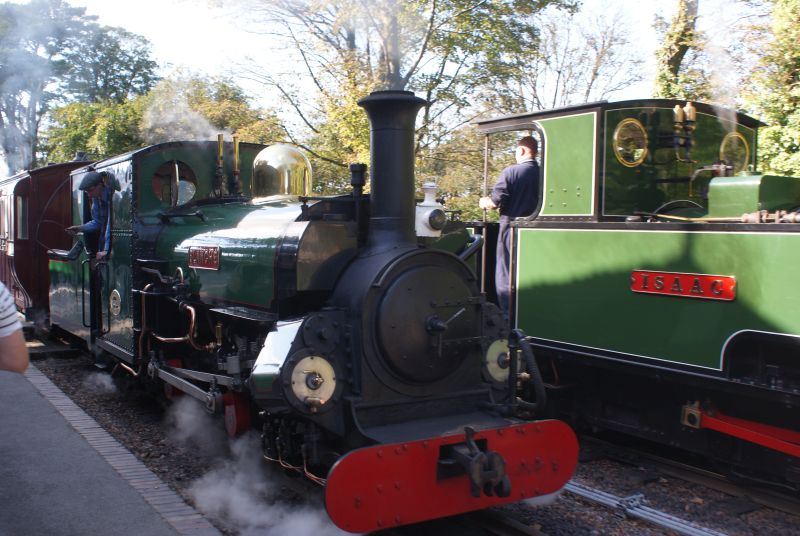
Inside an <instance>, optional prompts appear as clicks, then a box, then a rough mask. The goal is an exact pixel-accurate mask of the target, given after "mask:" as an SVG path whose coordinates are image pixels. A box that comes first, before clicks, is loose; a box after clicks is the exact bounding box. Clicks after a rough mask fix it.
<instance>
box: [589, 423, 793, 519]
mask: <svg viewBox="0 0 800 536" xmlns="http://www.w3.org/2000/svg"><path fill="white" fill-rule="evenodd" d="M587 444H588V445H590V448H599V449H600V451H601V452H602V454H601V455H602V456H605V457H608V458H609V459H614V460H616V461H619V462H621V463H625V464H641V463H643V462H645V463H646V464H647V465H648V466H649V467H648V469H649V470H650V471H651V472H657V473H661V474H663V475H665V476H669V477H673V478H678V479H681V480H684V481H686V482H691V483H693V484H698V485H701V486H704V487H707V488H710V489H713V490H716V491H719V492H721V493H725V494H727V495H730V496H733V497H737V498H739V499H740V501H739V505H740V506H739V510H740V512H744V511H747V510H748V509H750V510H754V509H757V508H759V507H765V508H769V509H772V510H778V511H780V512H785V513H787V514H792V515H797V513H798V512H800V495H797V494H791V493H784V492H781V491H779V490H778V489H774V488H770V487H767V486H764V485H759V484H756V483H749V482H746V481H742V482H735V481H732V480H731V479H730V478H729V477H727V476H725V475H724V474H721V473H719V472H716V471H713V470H710V469H708V468H705V467H699V466H697V465H693V464H691V463H688V462H685V461H681V460H677V459H673V458H669V457H667V456H663V455H659V454H656V453H653V452H648V451H645V450H642V449H639V448H636V447H631V446H628V445H621V444H618V443H613V442H610V441H606V440H602V439H598V438H595V437H586V436H584V437H581V445H582V447H585V446H586V445H587ZM595 456H596V454H595Z"/></svg>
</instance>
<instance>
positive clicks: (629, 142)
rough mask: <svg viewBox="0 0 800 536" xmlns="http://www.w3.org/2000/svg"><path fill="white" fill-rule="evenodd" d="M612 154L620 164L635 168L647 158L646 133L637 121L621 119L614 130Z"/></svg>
mask: <svg viewBox="0 0 800 536" xmlns="http://www.w3.org/2000/svg"><path fill="white" fill-rule="evenodd" d="M613 143H614V154H615V155H616V157H617V160H619V162H620V164H622V165H623V166H627V167H636V166H638V165H639V164H641V163H642V162H644V159H645V157H646V156H647V131H645V129H644V126H643V125H642V124H641V123H640V122H639V120H638V119H634V118H632V117H629V118H627V119H623V120H622V121H620V122H619V124H618V125H617V128H616V130H614V142H613Z"/></svg>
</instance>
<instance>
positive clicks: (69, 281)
mask: <svg viewBox="0 0 800 536" xmlns="http://www.w3.org/2000/svg"><path fill="white" fill-rule="evenodd" d="M85 258H86V256H85V255H83V254H82V255H81V257H80V259H79V260H76V261H73V262H59V261H53V260H51V261H50V263H49V266H50V322H51V323H52V324H56V325H58V326H60V327H61V328H63V329H65V330H67V331H69V332H71V333H74V334H75V335H77V336H79V337H82V338H86V339H88V338H89V328H88V327H85V326H84V325H83V321H82V317H83V315H84V314H85V318H86V321H87V322H88V319H89V291H88V288H89V278H88V271H89V268H88V265H86V266H84V265H82V260H83V259H85ZM81 268H83V270H84V272H85V274H84V277H85V278H86V282H85V289H86V290H85V292H83V291H82V290H81ZM84 304H85V308H86V311H85V313H84Z"/></svg>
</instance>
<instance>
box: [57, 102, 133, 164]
mask: <svg viewBox="0 0 800 536" xmlns="http://www.w3.org/2000/svg"><path fill="white" fill-rule="evenodd" d="M146 101H147V99H146V98H144V97H137V98H134V99H131V100H128V101H126V102H123V103H119V104H118V103H115V102H109V101H106V102H89V103H86V102H73V103H70V104H67V105H65V106H61V107H59V108H56V109H55V110H53V112H52V117H51V125H50V127H49V128H47V129H46V130H45V133H44V143H43V147H42V149H43V152H44V154H45V155H46V157H47V159H48V160H49V161H50V162H64V161H67V160H71V159H72V158H73V156H74V155H75V153H77V152H78V151H83V152H86V154H87V156H88V157H89V158H90V159H92V160H95V159H99V158H103V157H106V156H111V155H114V154H120V153H124V152H127V151H130V150H133V149H136V148H138V147H141V146H142V145H144V144H145V141H144V138H143V137H142V129H141V123H142V116H143V114H144V106H145V104H146Z"/></svg>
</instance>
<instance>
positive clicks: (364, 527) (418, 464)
mask: <svg viewBox="0 0 800 536" xmlns="http://www.w3.org/2000/svg"><path fill="white" fill-rule="evenodd" d="M474 440H475V442H476V443H479V444H481V445H485V450H486V451H487V452H489V451H491V452H493V453H497V454H499V455H500V456H502V458H503V460H504V462H505V474H506V475H507V476H508V479H509V481H510V494H508V495H507V496H505V497H500V496H498V494H497V493H493V494H492V495H487V494H486V493H479V494H477V495H478V496H477V497H476V496H475V494H473V493H472V491H473V490H472V489H471V485H470V477H469V476H468V475H467V474H465V473H462V474H457V475H455V476H447V477H444V478H443V477H442V476H441V473H440V471H439V467H440V465H441V461H442V453H443V452H447V449H448V447H450V446H453V445H458V444H460V443H462V442H465V441H466V434H463V433H462V434H455V435H448V436H444V437H433V438H429V439H425V440H419V441H408V442H403V443H396V444H383V445H376V446H373V447H366V448H362V449H358V450H355V451H353V452H350V453H349V454H347V455H345V456H344V457H342V458H341V459H340V460H338V461H337V462H336V464H335V465H334V466H333V467H332V468H331V470H330V473H329V474H328V480H327V485H326V488H325V507H326V509H327V510H328V515H329V516H330V517H331V519H332V520H333V522H334V523H335V524H336V525H337V526H339V527H340V528H342V529H344V530H346V531H349V532H371V531H374V530H381V529H386V528H390V527H396V526H399V525H407V524H411V523H419V522H422V521H427V520H430V519H437V518H441V517H447V516H452V515H456V514H461V513H465V512H470V511H474V510H480V509H484V508H488V507H491V506H497V505H500V504H506V503H514V502H519V501H521V500H523V499H528V498H533V497H540V496H544V495H549V494H552V493H555V492H557V491H559V490H561V489H562V488H563V487H564V486H565V485H566V483H567V482H568V481H569V479H570V478H571V477H572V474H573V472H574V471H575V467H576V466H577V463H578V442H577V439H576V437H575V433H574V432H573V431H572V429H571V428H570V427H569V426H567V425H566V424H564V423H563V422H560V421H551V420H545V421H535V422H531V423H522V424H516V425H512V426H507V427H503V428H495V429H489V430H481V431H478V432H476V433H475V436H474Z"/></svg>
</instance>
